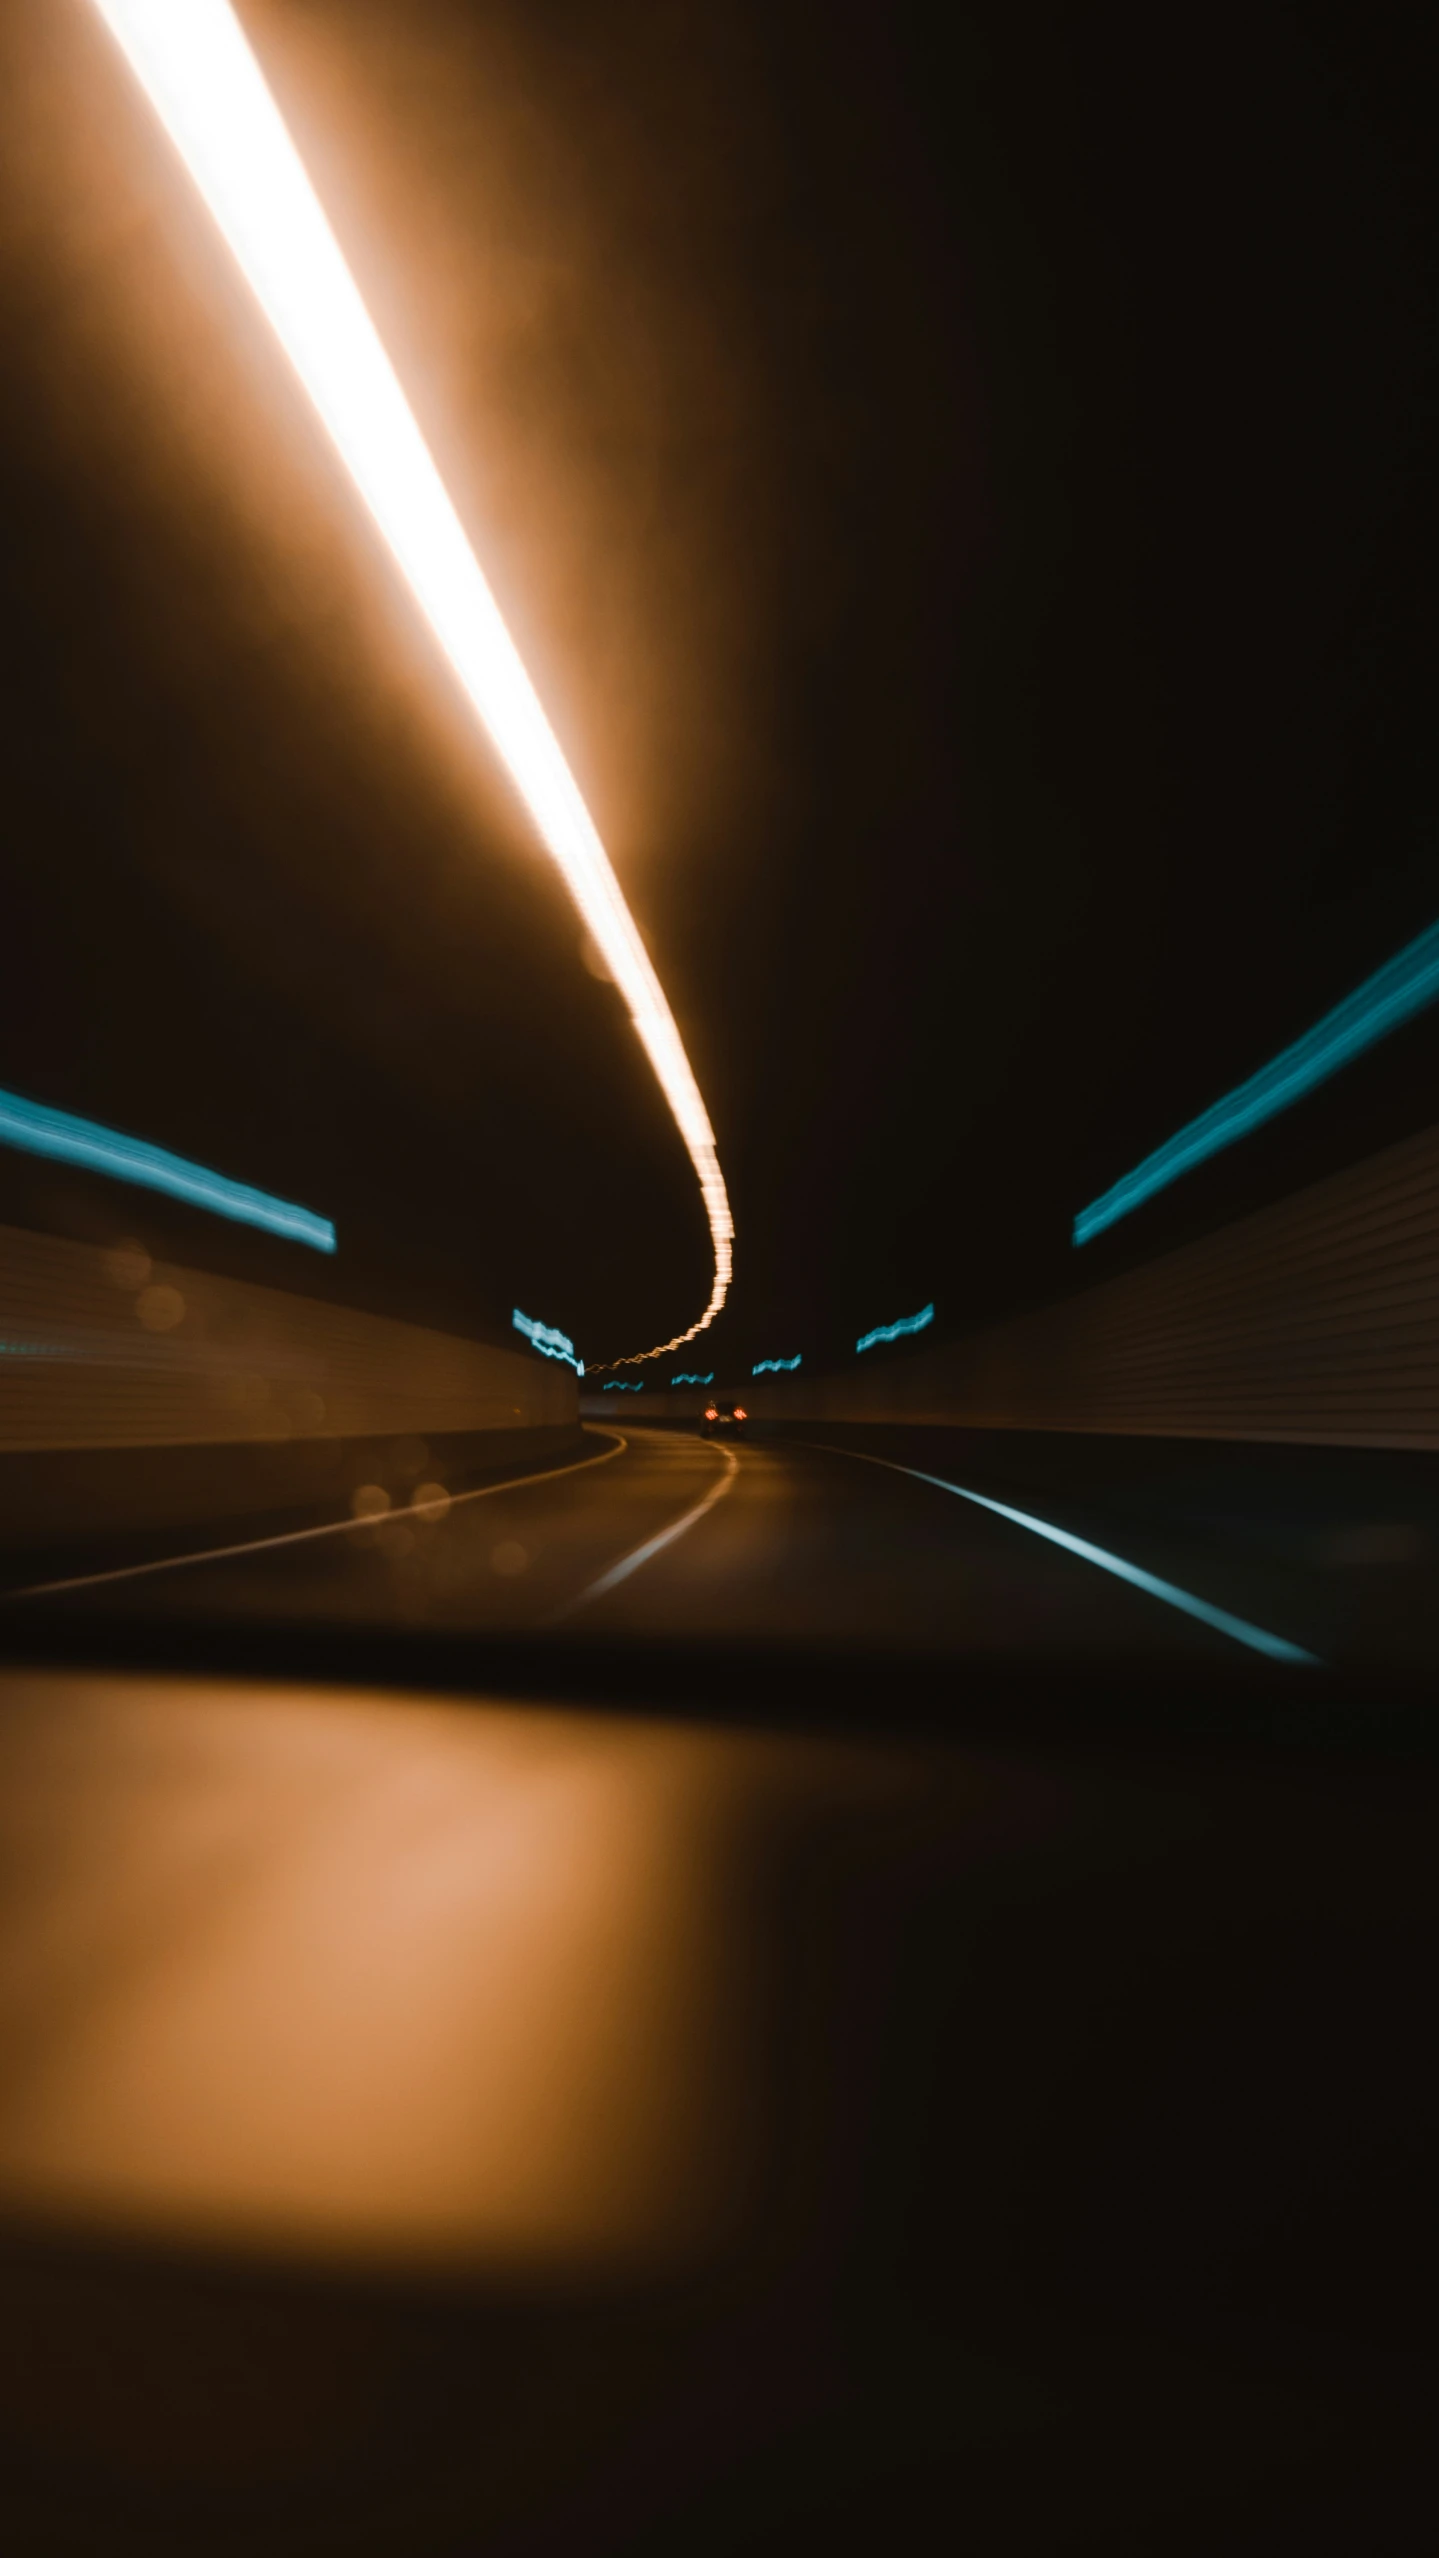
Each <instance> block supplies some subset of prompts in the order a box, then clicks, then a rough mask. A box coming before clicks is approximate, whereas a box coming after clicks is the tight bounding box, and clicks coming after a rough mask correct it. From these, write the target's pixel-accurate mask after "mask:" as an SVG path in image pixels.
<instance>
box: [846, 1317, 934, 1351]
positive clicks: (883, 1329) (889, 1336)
mask: <svg viewBox="0 0 1439 2558" xmlns="http://www.w3.org/2000/svg"><path fill="white" fill-rule="evenodd" d="M933 1321H934V1308H933V1306H924V1307H922V1308H921V1309H920V1312H919V1313H918V1314H917V1315H901V1316H900V1318H899V1320H898V1322H897V1323H880V1324H876V1326H875V1328H874V1330H873V1332H867V1333H866V1334H865V1336H864V1339H863V1341H857V1342H856V1343H855V1345H854V1347H855V1356H856V1357H858V1356H859V1353H860V1352H861V1351H862V1350H872V1349H873V1348H874V1345H875V1343H876V1342H877V1341H898V1340H899V1339H900V1338H901V1336H902V1335H903V1334H904V1333H906V1332H923V1330H924V1328H925V1325H926V1324H930V1323H933Z"/></svg>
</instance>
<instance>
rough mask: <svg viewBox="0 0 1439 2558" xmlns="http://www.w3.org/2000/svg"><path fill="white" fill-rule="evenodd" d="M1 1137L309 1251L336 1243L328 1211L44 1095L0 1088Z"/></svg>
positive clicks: (33, 1152) (329, 1249)
mask: <svg viewBox="0 0 1439 2558" xmlns="http://www.w3.org/2000/svg"><path fill="white" fill-rule="evenodd" d="M0 1145H5V1146H14V1147H16V1148H17V1149H18V1150H19V1152H20V1153H21V1154H26V1155H44V1156H47V1157H48V1158H49V1159H50V1161H51V1162H53V1163H62V1164H79V1165H80V1166H82V1167H83V1169H84V1170H85V1171H86V1172H102V1173H104V1174H105V1175H106V1177H107V1178H108V1179H109V1180H110V1181H130V1182H134V1183H135V1185H136V1187H137V1188H138V1189H141V1190H163V1191H164V1192H166V1193H167V1195H168V1196H169V1197H170V1198H171V1199H183V1200H185V1201H186V1202H187V1203H188V1205H189V1206H190V1207H192V1208H207V1209H208V1210H209V1211H210V1214H211V1215H212V1216H214V1217H228V1218H229V1219H230V1220H231V1222H232V1223H233V1224H235V1225H240V1226H261V1227H263V1228H264V1229H265V1231H266V1233H268V1234H272V1235H283V1236H284V1237H285V1239H286V1241H287V1242H289V1243H303V1244H308V1245H309V1247H310V1250H311V1251H312V1252H333V1251H334V1249H335V1229H334V1227H333V1226H332V1225H331V1223H330V1220H329V1218H328V1217H317V1216H315V1215H314V1214H313V1212H312V1211H311V1210H310V1209H308V1208H296V1207H295V1206H293V1204H292V1203H291V1202H290V1201H289V1200H288V1199H272V1198H271V1197H270V1194H269V1192H268V1191H265V1190H252V1189H251V1188H250V1186H249V1184H248V1183H247V1182H243V1181H230V1180H229V1179H227V1177H226V1175H225V1174H224V1173H222V1172H207V1171H206V1169H205V1166H204V1165H203V1164H192V1163H187V1162H186V1160H185V1157H184V1156H183V1155H172V1154H169V1153H167V1151H166V1149H165V1148H164V1147H163V1146H152V1145H149V1144H147V1142H146V1140H145V1139H144V1138H143V1137H126V1136H123V1135H122V1134H121V1132H120V1130H119V1129H118V1128H102V1127H100V1126H99V1125H98V1123H97V1122H96V1121H95V1120H93V1119H77V1118H75V1117H74V1115H73V1113H72V1112H70V1111H68V1110H52V1109H50V1107H49V1106H48V1104H47V1103H45V1102H41V1101H22V1100H21V1098H20V1096H19V1094H18V1093H13V1092H0Z"/></svg>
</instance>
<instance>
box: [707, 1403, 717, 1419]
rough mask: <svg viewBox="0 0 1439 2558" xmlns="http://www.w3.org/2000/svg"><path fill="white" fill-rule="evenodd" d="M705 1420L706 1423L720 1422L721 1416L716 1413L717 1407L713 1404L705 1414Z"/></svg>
mask: <svg viewBox="0 0 1439 2558" xmlns="http://www.w3.org/2000/svg"><path fill="white" fill-rule="evenodd" d="M705 1419H706V1421H718V1419H719V1414H718V1413H717V1412H716V1410H715V1407H714V1405H713V1404H711V1405H710V1406H709V1408H708V1410H707V1411H706V1413H705Z"/></svg>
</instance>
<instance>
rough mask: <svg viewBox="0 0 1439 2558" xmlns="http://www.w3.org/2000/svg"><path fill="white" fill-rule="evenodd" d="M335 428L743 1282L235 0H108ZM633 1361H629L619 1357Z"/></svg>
mask: <svg viewBox="0 0 1439 2558" xmlns="http://www.w3.org/2000/svg"><path fill="white" fill-rule="evenodd" d="M95 5H96V7H97V8H98V9H99V11H100V14H101V15H102V17H103V18H104V19H105V21H106V23H107V25H108V26H109V27H110V29H111V31H112V33H113V34H114V35H115V37H116V38H117V40H118V42H119V44H120V45H121V47H122V49H123V51H124V53H125V56H126V58H127V60H128V61H129V63H130V65H131V67H132V69H133V70H134V72H135V73H136V76H137V77H138V79H139V80H140V82H141V84H142V85H143V87H144V89H145V91H146V93H147V94H148V96H149V98H150V100H151V103H152V105H153V106H154V107H155V109H156V111H157V113H158V114H159V116H160V119H161V121H162V123H163V124H164V126H165V128H166V130H167V132H168V133H169V135H170V138H171V140H172V141H173V142H174V144H175V146H176V148H177V150H178V151H179V153H180V155H181V158H182V159H183V160H184V162H185V165H186V167H187V168H188V169H189V171H190V174H191V176H192V177H193V178H194V180H195V183H196V185H197V186H198V187H199V190H200V192H201V194H202V195H203V197H204V199H205V201H206V203H207V204H208V206H209V208H210V210H211V212H212V214H213V215H214V217H215V220H216V221H217V222H218V224H219V226H220V229H221V231H222V232H223V233H224V236H225V238H226V240H227V242H228V243H229V246H230V248H231V250H232V251H233V253H234V255H235V257H236V259H237V260H238V262H239V265H240V267H241V269H242V270H243V272H244V274H245V276H246V278H247V279H248V281H249V283H250V285H251V287H252V288H253V290H254V292H255V294H256V296H257V298H258V300H259V302H260V305H261V307H262V309H263V310H264V312H265V315H266V317H267V319H268V320H269V322H270V324H271V326H272V327H273V329H274V331H275V333H276V335H277V337H278V338H279V340H280V343H281V345H282V346H283V347H284V349H285V352H286V354H287V355H288V357H289V359H290V361H291V363H292V364H293V365H294V367H295V370H296V372H297V373H298V375H299V377H300V380H301V382H302V383H303V385H304V388H305V390H306V391H307V393H308V394H309V397H310V399H311V400H312V401H313V403H314V406H315V408H316V409H317V410H318V412H319V414H320V417H321V419H322V420H323V422H324V424H325V426H326V428H327V429H328V431H329V434H330V435H331V437H332V438H333V441H334V443H335V445H336V448H337V450H338V451H339V454H340V456H341V459H342V460H343V462H344V463H345V466H346V468H347V469H348V471H349V472H350V475H351V477H352V478H353V480H354V482H355V485H356V487H357V488H358V490H359V492H360V495H361V497H362V498H363V499H364V502H365V504H366V506H367V507H368V508H369V510H370V513H371V515H372V516H373V517H374V520H375V522H376V524H377V525H378V527H379V529H380V532H381V533H382V534H383V536H384V539H385V541H386V542H387V543H388V545H389V547H390V549H391V551H392V552H393V554H394V556H395V559H396V560H397V561H398V563H399V566H400V568H401V570H402V572H403V574H404V576H405V578H406V579H407V581H408V583H409V585H410V588H411V590H412V592H413V593H414V596H415V598H416V601H417V602H418V604H419V606H420V609H421V611H422V612H423V613H424V615H425V618H426V620H427V621H428V622H429V624H430V627H431V629H432V630H433V632H434V634H435V636H436V638H437V639H438V641H439V643H440V646H441V647H442V649H443V650H444V652H445V655H446V656H447V657H448V659H449V661H450V664H451V665H452V667H453V668H454V670H455V673H456V675H457V676H458V677H459V680H460V683H461V684H462V686H463V687H464V690H465V692H466V694H467V695H468V697H469V699H470V702H471V704H472V705H473V707H474V709H475V710H476V711H477V712H478V714H479V717H480V718H481V720H482V721H483V722H484V725H485V727H486V728H487V729H488V731H489V733H490V736H491V738H492V739H493V741H494V744H495V746H496V748H497V750H498V752H499V754H500V756H501V758H502V759H503V761H504V763H505V765H506V766H507V768H508V770H509V772H510V775H511V777H512V779H513V781H514V783H515V787H516V789H517V790H518V791H519V794H520V796H521V798H522V799H523V800H524V802H525V805H526V807H527V808H528V809H529V811H530V814H531V816H532V817H533V819H534V822H535V825H536V827H537V828H538V830H539V833H540V836H541V838H542V839H543V841H544V843H545V845H546V847H547V848H548V850H549V852H550V853H551V854H552V856H553V858H554V860H555V862H556V864H557V866H558V868H559V870H560V873H561V875H562V877H563V879H564V882H565V885H566V887H567V888H568V890H569V893H570V895H571V897H572V898H573V900H574V902H575V905H576V906H577V907H578V909H579V912H580V915H581V917H582V918H583V920H584V923H585V926H586V929H587V930H588V932H589V933H590V935H591V936H592V938H593V940H594V941H595V943H596V944H597V945H598V948H599V949H600V951H601V952H602V953H603V955H604V959H605V962H606V965H607V966H608V968H609V971H610V974H611V976H612V977H613V979H614V981H615V984H616V985H617V986H618V987H619V989H620V991H621V993H622V995H623V996H624V999H625V1002H626V1004H627V1005H628V1007H629V1012H630V1018H631V1020H632V1021H633V1023H634V1026H635V1030H636V1032H637V1034H638V1036H639V1039H640V1041H641V1043H642V1045H643V1047H644V1049H645V1052H646V1054H647V1056H648V1057H649V1060H650V1063H651V1065H652V1066H653V1068H654V1071H655V1074H656V1076H657V1077H658V1079H659V1083H660V1087H661V1090H662V1091H663V1093H664V1096H665V1099H666V1101H667V1102H668V1104H669V1107H670V1109H671V1111H672V1112H673V1114H674V1117H675V1121H676V1124H677V1126H678V1128H679V1131H680V1134H681V1136H682V1137H683V1139H684V1143H685V1146H686V1149H687V1151H688V1153H689V1158H690V1161H691V1163H692V1164H693V1166H694V1170H695V1174H696V1177H697V1179H698V1181H699V1186H700V1191H701V1194H702V1196H703V1199H704V1206H705V1213H706V1216H707V1218H708V1221H709V1230H710V1239H711V1243H712V1246H713V1252H714V1280H713V1285H712V1287H711V1291H710V1298H709V1303H708V1305H707V1306H706V1307H705V1310H704V1312H703V1314H702V1315H701V1316H700V1317H699V1320H698V1321H697V1322H696V1323H692V1324H691V1325H690V1327H689V1329H688V1331H687V1332H680V1333H677V1334H676V1335H675V1337H674V1339H673V1340H672V1341H666V1342H660V1343H657V1344H656V1346H655V1348H654V1349H653V1350H647V1351H640V1352H636V1353H634V1354H632V1355H633V1356H634V1357H636V1358H642V1359H649V1358H659V1357H663V1356H665V1355H667V1354H668V1353H669V1352H670V1351H671V1350H677V1349H679V1348H680V1347H681V1346H682V1345H683V1344H684V1343H685V1342H686V1341H692V1340H693V1339H694V1337H695V1335H696V1334H697V1333H700V1332H703V1331H704V1329H705V1328H706V1326H707V1325H708V1324H710V1323H712V1322H713V1320H714V1318H715V1316H716V1315H717V1314H718V1313H719V1311H720V1308H721V1306H722V1305H723V1304H724V1301H725V1298H726V1296H727V1294H728V1291H729V1284H730V1278H731V1273H732V1265H733V1242H734V1220H733V1218H732V1216H731V1214H730V1206H729V1199H728V1195H727V1193H726V1190H725V1185H724V1178H723V1175H722V1174H721V1172H720V1167H719V1160H718V1157H717V1155H716V1152H715V1140H714V1131H713V1129H712V1128H711V1126H710V1122H709V1118H708V1115H707V1113H706V1110H705V1106H704V1102H703V1100H702V1099H701V1097H700V1090H699V1086H698V1084H697V1083H696V1081H695V1078H694V1074H693V1071H692V1069H691V1067H690V1062H689V1059H688V1057H687V1056H686V1055H685V1050H684V1045H683V1042H682V1041H681V1038H680V1035H679V1031H678V1029H677V1027H676V1024H675V1020H674V1016H673V1014H672V1013H671V1011H670V1008H669V1005H668V1003H667V1001H666V1000H665V995H664V990H663V988H662V987H661V985H660V982H659V979H658V977H657V976H656V974H655V970H654V967H653V965H652V963H651V960H650V957H649V953H648V952H647V951H646V949H645V946H644V943H643V942H642V940H641V939H640V935H639V931H638V928H637V926H636V924H635V920H634V917H633V916H632V915H631V913H630V910H629V907H628V906H627V904H626V903H625V899H624V895H623V892H622V890H621V888H620V885H619V882H618V880H617V879H616V877H615V874H614V871H613V868H612V867H611V864H610V859H609V856H608V854H607V853H606V851H605V848H604V845H603V844H602V843H601V841H600V838H599V835H598V833H597V832H596V829H595V825H594V821H593V819H592V818H591V816H590V813H589V810H588V809H587V808H586V806H585V803H584V801H583V799H582V798H581V796H580V792H579V788H578V785H577V783H576V782H575V779H574V776H573V774H572V773H571V771H570V769H569V766H568V764H567V763H566V761H565V758H564V755H563V753H562V752H561V749H560V745H559V742H558V740H557V738H556V737H555V734H554V731H553V730H552V728H551V727H550V724H549V721H548V720H547V718H546V717H545V713H544V710H543V709H542V707H541V704H540V700H539V696H538V694H537V693H536V692H535V689H534V686H533V685H532V683H531V682H530V679H529V676H528V675H527V674H526V672H525V668H524V666H523V664H522V662H521V660H520V656H519V652H518V650H517V649H516V647H515V645H514V642H513V640H512V639H511V638H510V635H509V632H508V631H507V630H506V628H505V625H504V622H503V620H502V618H501V615H500V611H499V607H498V605H497V604H496V602H495V599H494V597H493V595H492V594H491V592H490V589H489V586H488V584H487V583H486V580H485V577H484V574H483V572H482V570H481V568H480V565H479V562H478V560H477V559H476V558H475V555H474V552H473V551H472V549H471V547H470V543H469V540H468V538H467V536H466V533H465V530H464V527H463V525H462V524H461V522H460V519H459V516H458V515H457V513H456V512H455V508H454V506H453V504H452V502H451V499H450V497H449V494H448V491H447V490H446V488H445V486H444V483H443V481H442V480H441V478H440V475H439V472H438V470H437V469H436V467H435V463H434V460H433V458H432V456H431V454H430V451H429V448H428V446H427V445H426V443H425V440H424V437H423V436H422V435H421V433H420V429H419V427H418V425H417V424H416V422H415V419H414V417H413V415H412V413H411V410H410V407H409V404H408V402H407V400H406V398H405V395H404V392H403V391H402V390H401V388H400V384H399V380H398V378H397V376H396V374H395V371H394V368H393V366H392V365H391V363H390V359H389V357H388V356H387V355H386V353H385V350H384V347H383V346H382V344H381V342H380V339H379V336H378V333H377V331H376V329H375V326H374V323H373V321H372V320H371V318H370V315H369V313H368V311H367V310H366V308H365V305H364V303H363V301H362V300H361V297H360V293H359V289H358V287H357V285H356V283H355V280H354V278H353V276H352V275H351V273H350V270H349V268H348V267H347V265H346V264H345V260H344V257H343V255H342V254H341V251H340V247H339V244H338V242H337V241H336V239H335V236H334V233H333V232H332V231H331V229H330V226H329V223H328V221H327V220H326V217H325V214H324V211H323V209H322V207H321V204H320V201H319V198H318V196H317V195H316V194H315V191H314V188H313V187H312V186H311V184H310V181H309V178H308V176H307V175H306V172H305V168H304V165H303V163H302V161H301V159H300V156H299V154H298V152H297V151H296V149H295V146H294V144H293V142H292V141H291V139H290V136H289V133H288V131H287V130H286V127H285V124H284V121H283V119H282V117H281V115H280V112H279V109H278V107H277V106H276V104H275V101H274V99H273V98H272V97H271V95H270V92H269V89H268V88H267V87H266V85H265V79H264V75H263V73H262V72H261V70H260V66H259V64H258V63H257V61H256V60H255V57H254V55H253V53H252V52H251V50H250V47H249V45H248V44H247V42H246V40H245V37H244V34H243V33H242V31H241V28H240V25H239V22H238V20H237V19H236V17H235V13H234V10H233V9H232V8H231V6H230V5H229V0H95ZM615 1364H627V1363H619V1362H617V1363H615Z"/></svg>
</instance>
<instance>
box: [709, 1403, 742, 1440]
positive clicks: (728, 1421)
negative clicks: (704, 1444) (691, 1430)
mask: <svg viewBox="0 0 1439 2558" xmlns="http://www.w3.org/2000/svg"><path fill="white" fill-rule="evenodd" d="M748 1419H749V1414H748V1413H747V1412H746V1410H745V1408H744V1405H743V1404H742V1403H710V1404H706V1406H705V1417H704V1419H703V1421H702V1422H701V1423H700V1437H701V1438H702V1439H742V1438H743V1437H744V1426H745V1423H746V1422H747V1421H748Z"/></svg>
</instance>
